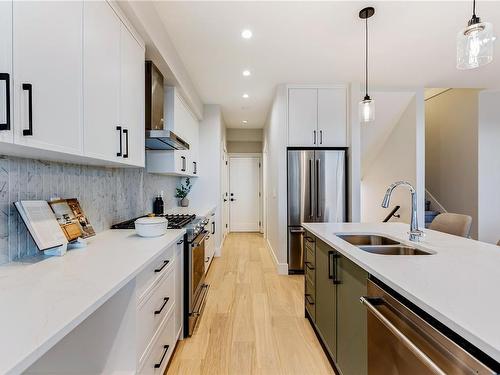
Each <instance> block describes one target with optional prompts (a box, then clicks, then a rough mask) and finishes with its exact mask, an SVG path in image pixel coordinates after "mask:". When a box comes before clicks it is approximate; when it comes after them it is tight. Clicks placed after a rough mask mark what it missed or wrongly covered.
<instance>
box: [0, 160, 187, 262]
mask: <svg viewBox="0 0 500 375" xmlns="http://www.w3.org/2000/svg"><path fill="white" fill-rule="evenodd" d="M178 183H179V178H178V177H169V176H161V175H153V174H150V173H147V172H146V171H145V170H144V169H142V168H103V167H95V166H87V165H75V164H65V163H55V162H46V161H40V160H33V159H21V158H14V157H8V156H0V264H3V263H8V262H11V261H15V260H18V259H20V258H23V257H27V256H32V255H35V254H36V253H37V252H38V250H37V248H36V246H35V244H34V243H33V240H32V239H31V237H30V235H29V233H28V232H27V231H26V227H25V226H24V223H23V222H22V220H21V219H20V218H19V215H18V213H17V211H16V209H15V207H14V205H13V202H15V201H18V200H23V199H43V200H49V199H50V198H53V197H61V198H71V197H75V198H78V200H79V201H80V204H81V206H82V208H83V210H84V211H85V213H86V214H87V216H88V217H89V219H90V222H91V223H92V225H93V226H94V228H95V230H96V232H100V231H103V230H106V229H108V228H109V227H110V226H111V225H112V224H114V223H116V222H119V221H123V220H127V219H130V218H133V217H135V216H139V215H142V214H144V213H147V212H151V211H152V208H153V198H154V196H155V195H156V194H158V193H159V192H160V191H162V190H163V191H164V193H165V194H164V197H163V199H164V202H165V208H166V209H167V208H171V207H174V206H175V205H176V204H177V201H176V199H175V198H174V192H175V187H176V186H177V184H178Z"/></svg>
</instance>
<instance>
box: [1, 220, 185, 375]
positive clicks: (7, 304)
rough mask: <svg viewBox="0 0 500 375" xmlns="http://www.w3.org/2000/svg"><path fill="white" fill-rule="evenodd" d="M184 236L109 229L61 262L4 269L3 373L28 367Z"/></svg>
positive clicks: (12, 265) (170, 232)
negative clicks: (140, 235)
mask: <svg viewBox="0 0 500 375" xmlns="http://www.w3.org/2000/svg"><path fill="white" fill-rule="evenodd" d="M184 233H185V231H184V230H183V229H182V230H168V231H167V233H166V234H165V235H163V236H161V237H155V238H142V237H139V236H137V235H136V234H135V231H134V230H108V231H105V232H102V233H99V234H97V236H95V237H92V238H89V239H88V246H87V247H86V248H84V249H77V250H71V251H69V252H68V253H67V254H66V255H65V256H63V257H47V258H45V259H38V260H37V261H36V262H34V263H28V262H23V263H20V262H17V263H10V264H8V265H5V266H2V267H0V304H1V308H0V332H1V336H0V374H7V373H19V372H21V371H23V370H24V369H26V368H27V367H28V366H30V365H31V364H32V363H33V362H35V361H36V360H37V359H38V358H39V357H41V356H42V355H43V354H44V353H45V352H46V351H48V350H49V349H50V348H51V347H52V346H54V345H55V344H56V343H57V342H58V341H59V340H60V339H61V338H63V337H64V336H65V335H66V334H67V333H69V332H70V331H71V330H72V329H73V328H75V327H76V326H77V325H78V324H80V323H81V322H82V321H83V320H85V318H87V317H88V316H89V315H90V314H92V313H93V312H94V311H95V310H97V309H98V308H99V307H100V306H101V305H102V304H103V303H104V302H106V301H107V300H108V299H109V298H110V297H111V296H113V295H114V294H115V293H116V292H117V291H118V290H120V289H121V288H122V287H123V286H125V285H126V284H127V283H128V282H129V281H130V280H132V279H133V278H134V277H135V276H136V275H137V274H138V273H139V272H140V271H142V270H143V269H144V268H145V267H146V266H147V265H148V263H150V262H151V261H153V260H154V258H155V257H156V256H158V255H159V254H160V253H161V252H162V251H163V250H164V249H166V248H167V247H169V246H171V245H172V244H173V243H174V242H176V241H177V240H178V239H179V238H180V237H181V236H183V235H184Z"/></svg>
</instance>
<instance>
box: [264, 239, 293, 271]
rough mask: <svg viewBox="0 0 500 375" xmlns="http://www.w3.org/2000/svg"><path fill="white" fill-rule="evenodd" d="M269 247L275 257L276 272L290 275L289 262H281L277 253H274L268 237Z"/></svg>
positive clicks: (273, 257) (272, 256)
mask: <svg viewBox="0 0 500 375" xmlns="http://www.w3.org/2000/svg"><path fill="white" fill-rule="evenodd" d="M266 244H267V249H268V251H269V253H270V254H271V258H272V259H273V263H274V266H275V267H276V272H278V275H288V264H287V263H279V262H278V259H277V258H276V255H275V253H274V250H273V247H272V246H271V244H270V243H269V240H268V239H266Z"/></svg>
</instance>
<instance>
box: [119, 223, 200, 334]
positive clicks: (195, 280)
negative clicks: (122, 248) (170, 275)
mask: <svg viewBox="0 0 500 375" xmlns="http://www.w3.org/2000/svg"><path fill="white" fill-rule="evenodd" d="M160 216H163V217H165V218H166V219H167V220H168V228H169V229H181V228H182V229H186V234H185V235H184V336H185V337H189V336H191V335H192V334H193V332H194V330H195V328H196V324H197V322H198V319H199V318H200V317H201V314H202V312H203V308H204V307H205V303H206V298H207V294H208V289H209V287H210V286H209V285H208V284H206V283H205V239H206V237H207V235H209V231H208V230H206V229H205V227H206V225H207V224H208V222H209V220H208V219H207V218H205V217H198V216H196V215H186V214H168V215H160ZM136 219H137V218H135V219H131V220H127V221H124V222H121V223H118V224H114V225H113V226H111V229H134V222H135V220H136Z"/></svg>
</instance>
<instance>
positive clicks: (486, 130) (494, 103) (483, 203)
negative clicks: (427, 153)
mask: <svg viewBox="0 0 500 375" xmlns="http://www.w3.org/2000/svg"><path fill="white" fill-rule="evenodd" d="M478 149H479V157H478V161H479V168H478V179H479V180H478V185H479V186H478V191H479V201H478V218H479V220H478V223H479V227H478V234H479V240H480V241H485V242H491V243H497V241H498V240H500V194H499V192H498V189H499V187H500V91H482V92H481V93H480V94H479V147H478Z"/></svg>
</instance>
